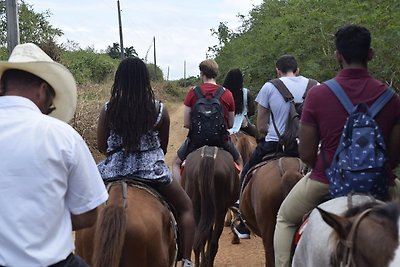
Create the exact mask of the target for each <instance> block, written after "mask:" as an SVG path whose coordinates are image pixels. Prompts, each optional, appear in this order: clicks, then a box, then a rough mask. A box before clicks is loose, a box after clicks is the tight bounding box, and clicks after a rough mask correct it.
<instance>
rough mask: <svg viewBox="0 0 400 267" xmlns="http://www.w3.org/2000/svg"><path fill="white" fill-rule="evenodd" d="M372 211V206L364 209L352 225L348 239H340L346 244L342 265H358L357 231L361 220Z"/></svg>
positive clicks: (343, 266)
mask: <svg viewBox="0 0 400 267" xmlns="http://www.w3.org/2000/svg"><path fill="white" fill-rule="evenodd" d="M370 211H371V208H369V209H366V210H364V211H363V212H362V213H360V214H359V215H358V216H357V218H356V220H355V222H354V223H353V225H352V226H351V229H350V233H349V235H348V236H347V239H346V240H343V239H340V242H341V243H342V244H343V246H344V252H343V253H344V257H343V260H340V267H351V266H354V267H355V266H357V265H356V263H355V261H354V258H353V254H354V240H355V237H356V232H357V230H358V227H359V225H360V223H361V220H362V219H364V218H365V217H366V216H367V215H368V213H369V212H370ZM336 257H337V255H336Z"/></svg>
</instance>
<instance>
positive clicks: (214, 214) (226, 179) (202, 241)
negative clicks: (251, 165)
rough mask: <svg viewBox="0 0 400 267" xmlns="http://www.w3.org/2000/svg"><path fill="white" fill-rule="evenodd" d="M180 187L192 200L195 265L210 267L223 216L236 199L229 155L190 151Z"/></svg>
mask: <svg viewBox="0 0 400 267" xmlns="http://www.w3.org/2000/svg"><path fill="white" fill-rule="evenodd" d="M182 186H183V187H184V189H185V191H186V192H187V194H188V195H189V197H190V199H191V200H192V204H193V211H194V217H195V221H196V232H195V238H194V245H193V250H194V253H195V258H196V259H195V261H196V262H195V266H212V265H213V262H214V258H215V255H216V253H217V249H218V240H219V237H220V236H221V233H222V230H223V223H224V216H225V214H226V212H227V210H228V208H229V207H230V206H232V205H233V204H234V203H235V201H236V200H237V199H238V197H239V177H238V174H237V172H236V169H235V167H234V161H233V158H232V156H231V155H230V153H228V152H227V151H224V150H222V149H219V148H217V147H208V146H204V147H202V148H200V149H198V150H195V151H193V152H192V153H190V154H189V155H188V157H187V159H186V164H185V169H184V172H183V175H182ZM200 254H201V260H200Z"/></svg>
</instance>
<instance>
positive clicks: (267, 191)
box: [240, 157, 304, 266]
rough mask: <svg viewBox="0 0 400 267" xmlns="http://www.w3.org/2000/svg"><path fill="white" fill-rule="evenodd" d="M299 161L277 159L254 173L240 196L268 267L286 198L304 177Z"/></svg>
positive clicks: (249, 224)
mask: <svg viewBox="0 0 400 267" xmlns="http://www.w3.org/2000/svg"><path fill="white" fill-rule="evenodd" d="M303 167H304V164H303V163H302V162H301V161H300V160H299V159H298V158H291V157H282V158H279V159H274V160H271V161H269V162H267V163H266V164H263V165H262V166H260V167H259V168H257V169H255V170H253V172H252V177H251V179H250V180H249V181H248V184H247V185H246V187H244V189H243V191H242V193H241V196H240V212H241V214H242V217H243V218H244V219H245V222H246V224H247V226H248V227H249V228H250V230H251V231H252V232H253V233H254V234H256V235H258V236H260V237H261V238H262V239H263V245H264V250H265V256H266V265H267V266H273V265H274V250H273V236H274V232H275V224H276V216H277V213H278V210H279V207H280V205H281V203H282V202H283V199H284V198H285V197H286V195H287V194H288V193H289V191H290V189H291V188H292V187H293V186H294V184H295V183H297V182H298V181H299V180H300V179H301V178H302V177H303V173H302V171H303Z"/></svg>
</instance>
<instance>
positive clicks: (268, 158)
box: [240, 152, 287, 195]
mask: <svg viewBox="0 0 400 267" xmlns="http://www.w3.org/2000/svg"><path fill="white" fill-rule="evenodd" d="M286 156H287V155H286V154H285V153H283V152H274V153H271V154H267V155H265V156H264V157H263V158H262V161H261V162H260V163H258V164H256V165H254V166H253V167H251V168H250V169H249V170H248V172H247V173H246V174H245V175H244V178H243V184H242V187H241V188H240V195H242V192H243V190H244V188H245V187H246V185H247V184H248V183H249V181H250V179H251V177H253V174H254V171H255V170H256V169H258V168H260V167H262V166H264V165H265V164H267V163H269V162H270V161H273V160H275V159H279V158H283V157H286Z"/></svg>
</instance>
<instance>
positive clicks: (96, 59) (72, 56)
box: [61, 50, 119, 84]
mask: <svg viewBox="0 0 400 267" xmlns="http://www.w3.org/2000/svg"><path fill="white" fill-rule="evenodd" d="M61 63H62V64H64V65H65V66H66V67H67V68H68V69H69V70H70V71H71V73H72V75H74V77H75V80H76V82H77V83H78V84H87V83H103V82H105V81H107V80H109V79H110V78H111V77H112V76H113V74H114V72H115V70H116V68H117V66H118V63H119V60H115V59H112V58H110V57H109V56H108V55H107V54H97V53H94V52H93V51H86V50H78V51H66V52H65V53H64V54H63V55H62V56H61Z"/></svg>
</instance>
